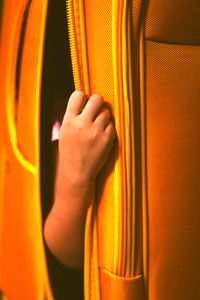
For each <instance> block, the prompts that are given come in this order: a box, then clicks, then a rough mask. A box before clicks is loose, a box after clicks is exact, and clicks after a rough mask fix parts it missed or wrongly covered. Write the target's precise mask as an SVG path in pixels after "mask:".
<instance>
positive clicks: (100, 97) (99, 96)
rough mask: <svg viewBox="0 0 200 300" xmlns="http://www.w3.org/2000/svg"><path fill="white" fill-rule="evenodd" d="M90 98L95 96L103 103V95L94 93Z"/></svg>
mask: <svg viewBox="0 0 200 300" xmlns="http://www.w3.org/2000/svg"><path fill="white" fill-rule="evenodd" d="M90 98H94V99H95V100H96V101H99V102H102V103H103V101H104V100H103V97H102V96H101V95H99V94H93V95H92V96H91V97H90Z"/></svg>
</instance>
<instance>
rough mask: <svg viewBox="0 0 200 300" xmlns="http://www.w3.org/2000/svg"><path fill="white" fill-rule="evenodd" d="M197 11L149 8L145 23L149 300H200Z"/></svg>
mask: <svg viewBox="0 0 200 300" xmlns="http://www.w3.org/2000/svg"><path fill="white" fill-rule="evenodd" d="M199 9H200V5H199V2H198V1H195V0H194V1H187V0H184V1H153V0H152V1H150V2H149V10H148V16H147V22H146V38H147V41H146V53H145V54H146V92H147V94H146V110H147V163H148V168H147V178H148V208H149V299H152V300H160V299H162V300H167V299H173V300H176V299H181V300H182V299H200V289H199V282H200V273H199V270H200V256H199V251H200V242H199V241H200V230H199V219H200V201H199V200H200V185H199V172H200V156H199V153H200V117H199V116H200V101H199V100H200V97H199V95H200V76H199V74H200V39H199V30H200V20H199V15H198V12H199Z"/></svg>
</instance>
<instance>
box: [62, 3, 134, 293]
mask: <svg viewBox="0 0 200 300" xmlns="http://www.w3.org/2000/svg"><path fill="white" fill-rule="evenodd" d="M131 7H132V6H131V0H112V18H113V19H112V39H113V43H112V47H113V49H112V52H113V70H114V84H115V100H116V103H117V105H116V107H115V109H116V110H115V113H116V116H117V117H116V120H115V127H116V131H117V132H118V133H119V137H120V145H119V158H118V159H117V160H116V163H115V170H114V173H115V178H116V180H115V201H116V202H115V203H116V205H115V215H116V220H115V249H114V265H113V272H114V274H116V275H117V276H123V277H132V276H134V275H135V274H134V270H135V264H136V261H135V260H136V259H137V258H136V257H135V247H136V245H135V243H134V242H135V204H136V199H135V167H134V166H135V161H134V159H135V145H134V116H133V111H134V110H133V90H132V56H131V34H132V28H131ZM67 18H68V27H69V39H70V49H71V58H72V68H73V75H74V82H75V88H76V89H77V90H83V91H85V92H86V93H88V95H90V85H89V73H88V59H87V47H86V46H87V42H86V33H85V20H84V0H67ZM92 205H94V203H93V204H92ZM88 214H89V215H90V219H89V218H88V222H87V224H86V231H87V232H88V231H89V230H90V229H93V232H92V233H91V235H92V236H93V237H94V239H96V240H97V235H96V232H95V233H94V230H96V229H94V227H95V228H96V225H95V224H96V223H94V222H96V218H95V216H96V214H97V212H96V207H94V206H93V211H92V207H90V208H89V211H88ZM92 226H93V228H92ZM87 235H88V234H87ZM86 242H87V244H85V253H86V254H87V252H90V257H92V256H94V257H95V254H96V253H97V249H95V246H94V245H96V244H95V243H96V242H95V243H94V241H92V238H90V239H89V240H88V241H86ZM92 243H93V244H92ZM94 249H95V250H94ZM88 255H89V254H88ZM90 257H88V258H87V265H86V267H85V270H87V271H86V272H87V274H86V276H88V278H85V279H84V280H85V284H86V285H87V288H86V289H89V290H90V291H88V293H89V294H87V295H85V298H86V299H97V298H95V297H94V294H92V293H95V292H94V291H92V290H93V289H97V288H98V279H97V277H96V276H97V273H95V271H94V269H93V266H92V264H93V265H95V262H96V263H97V257H96V258H94V257H92V258H90ZM95 267H96V266H95ZM97 267H98V266H97ZM91 281H95V283H94V286H92V284H93V283H92V282H91ZM97 294H98V297H100V296H99V295H100V294H99V292H97V293H96V294H95V295H96V297H97ZM98 299H99V298H98Z"/></svg>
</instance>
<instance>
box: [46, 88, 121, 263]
mask: <svg viewBox="0 0 200 300" xmlns="http://www.w3.org/2000/svg"><path fill="white" fill-rule="evenodd" d="M87 100H88V97H87V95H86V94H85V93H83V92H77V91H75V92H74V93H73V94H72V95H71V97H70V99H69V102H68V105H67V110H66V113H65V116H64V119H63V122H62V126H61V128H60V137H59V153H58V154H59V157H58V168H57V174H56V188H55V197H54V198H55V199H54V205H53V207H52V209H51V211H50V214H49V215H48V217H47V220H46V222H45V226H44V237H45V240H46V243H47V245H48V247H49V249H50V250H51V251H52V253H53V254H54V255H55V256H56V257H57V259H58V260H59V261H60V262H61V263H63V264H64V265H66V266H68V267H72V268H82V267H83V252H84V226H85V218H86V212H87V208H88V206H89V204H90V203H91V200H92V198H93V196H94V190H95V178H96V175H97V174H98V172H99V171H100V170H101V168H102V167H103V165H104V164H105V162H106V159H107V157H108V154H109V152H110V150H111V148H112V146H113V142H114V138H115V130H114V126H113V124H112V122H111V121H110V112H109V110H108V109H107V108H105V107H103V103H104V100H103V98H102V97H101V96H100V95H96V94H95V95H92V96H91V97H90V98H89V100H88V101H87Z"/></svg>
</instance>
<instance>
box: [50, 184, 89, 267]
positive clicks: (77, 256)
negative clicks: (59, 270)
mask: <svg viewBox="0 0 200 300" xmlns="http://www.w3.org/2000/svg"><path fill="white" fill-rule="evenodd" d="M93 194H94V183H92V182H90V181H89V180H84V181H81V180H79V181H77V180H76V183H74V184H72V182H68V183H66V181H65V182H61V180H59V178H58V182H57V187H56V191H55V202H54V205H53V207H52V209H51V212H50V214H49V216H48V218H47V220H46V222H45V227H44V237H45V240H46V244H47V245H48V247H49V249H50V250H51V252H52V253H53V254H54V255H55V256H56V258H57V259H58V260H59V261H60V262H61V263H62V264H64V265H65V266H67V267H70V268H76V269H77V268H82V267H83V258H84V257H83V256H84V230H85V219H86V213H87V207H86V206H85V204H86V203H89V202H91V201H90V199H91V197H93ZM58 197H59V199H58ZM61 198H63V200H65V201H62V199H61ZM58 200H59V201H58ZM66 203H67V205H66Z"/></svg>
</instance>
